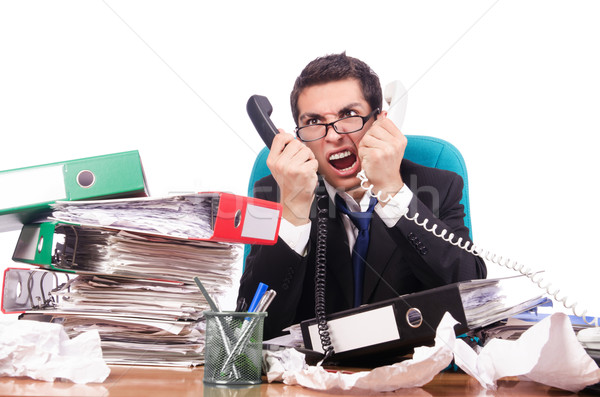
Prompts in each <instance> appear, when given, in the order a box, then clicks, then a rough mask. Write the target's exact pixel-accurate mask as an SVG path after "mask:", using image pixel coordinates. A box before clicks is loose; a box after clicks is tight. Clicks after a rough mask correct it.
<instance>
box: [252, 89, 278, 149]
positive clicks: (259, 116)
mask: <svg viewBox="0 0 600 397" xmlns="http://www.w3.org/2000/svg"><path fill="white" fill-rule="evenodd" d="M246 111H247V112H248V116H250V120H252V124H254V128H256V131H258V135H260V137H261V138H262V140H263V141H264V142H265V145H267V147H268V148H269V149H271V144H272V143H273V138H274V137H275V135H276V134H277V133H278V132H279V131H277V128H276V127H275V124H273V122H272V121H271V118H270V116H271V113H273V106H271V102H269V100H268V99H267V97H265V96H262V95H252V96H251V97H250V99H248V103H247V104H246Z"/></svg>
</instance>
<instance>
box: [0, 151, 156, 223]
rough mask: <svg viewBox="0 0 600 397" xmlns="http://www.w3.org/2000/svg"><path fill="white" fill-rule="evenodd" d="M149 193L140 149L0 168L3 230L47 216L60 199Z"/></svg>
mask: <svg viewBox="0 0 600 397" xmlns="http://www.w3.org/2000/svg"><path fill="white" fill-rule="evenodd" d="M147 195H148V189H147V187H146V180H145V177H144V170H143V168H142V163H141V159H140V155H139V153H138V151H137V150H133V151H129V152H122V153H114V154H107V155H102V156H96V157H87V158H82V159H77V160H68V161H63V162H57V163H50V164H44V165H37V166H31V167H25V168H18V169H13V170H6V171H0V232H5V231H9V230H18V229H20V228H21V226H22V225H23V224H26V223H29V222H32V221H35V220H38V219H41V218H43V217H45V216H46V215H48V214H49V212H50V207H49V205H50V204H52V203H54V202H55V201H58V200H84V199H104V198H118V197H144V196H147Z"/></svg>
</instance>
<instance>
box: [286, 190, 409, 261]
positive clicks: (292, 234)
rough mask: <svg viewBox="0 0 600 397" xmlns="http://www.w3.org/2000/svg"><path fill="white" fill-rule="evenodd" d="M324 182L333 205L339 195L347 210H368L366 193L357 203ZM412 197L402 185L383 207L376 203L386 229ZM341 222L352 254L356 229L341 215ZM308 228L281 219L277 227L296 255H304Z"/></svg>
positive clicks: (307, 226) (308, 233) (395, 221)
mask: <svg viewBox="0 0 600 397" xmlns="http://www.w3.org/2000/svg"><path fill="white" fill-rule="evenodd" d="M324 182H325V188H326V189H327V194H328V195H329V197H330V198H331V199H332V201H333V202H334V203H335V195H336V194H339V195H340V196H341V197H342V198H343V199H344V201H345V202H346V205H347V206H348V209H349V210H350V211H352V212H356V211H359V210H360V211H363V212H364V211H366V210H367V208H369V202H370V201H371V197H370V195H369V194H367V193H366V191H365V194H364V195H363V196H362V198H361V200H360V202H359V203H357V202H356V201H354V199H353V198H352V197H351V196H350V195H349V194H348V193H346V192H338V191H337V190H336V189H335V188H334V187H333V186H331V185H330V184H329V183H327V182H326V181H324ZM412 197H413V192H412V191H411V190H410V189H409V188H408V186H407V185H406V184H404V186H403V187H402V189H400V191H399V192H398V193H396V195H394V196H393V197H392V198H391V200H390V201H389V202H388V203H387V204H386V205H385V206H381V203H377V205H376V206H375V212H377V215H379V217H380V218H381V220H383V222H384V223H385V224H386V225H387V227H393V226H394V225H395V224H396V223H397V222H398V221H399V220H400V217H402V215H403V214H404V213H405V212H406V210H407V208H408V204H409V203H410V200H412ZM342 221H343V222H344V228H345V229H346V234H347V235H348V246H349V249H350V254H352V247H354V242H355V241H356V236H357V235H358V229H357V228H356V226H354V224H353V223H352V221H351V220H350V219H349V218H348V215H346V214H342ZM310 227H311V222H309V223H306V224H304V225H300V226H295V225H293V224H291V223H290V222H288V221H287V220H285V219H283V218H282V219H281V225H280V226H279V237H280V238H281V239H282V240H283V241H284V242H285V243H286V244H287V245H288V246H289V247H290V248H292V249H293V250H294V251H296V252H297V253H298V254H300V255H306V248H307V246H308V239H309V237H310Z"/></svg>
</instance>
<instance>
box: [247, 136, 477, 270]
mask: <svg viewBox="0 0 600 397" xmlns="http://www.w3.org/2000/svg"><path fill="white" fill-rule="evenodd" d="M406 138H407V139H408V144H407V146H406V150H405V152H404V158H406V159H408V160H410V161H413V162H415V163H417V164H421V165H424V166H426V167H433V168H440V169H444V170H449V171H454V172H456V173H457V174H458V175H460V176H461V177H462V179H463V181H464V187H463V192H462V200H461V201H460V202H461V204H462V205H463V206H464V207H465V218H464V219H465V226H467V227H468V228H469V237H470V238H471V239H473V232H472V229H471V210H470V206H469V179H468V176H467V167H466V165H465V161H464V159H463V157H462V155H461V154H460V152H459V151H458V149H457V148H456V147H455V146H454V145H452V144H451V143H449V142H447V141H444V140H443V139H439V138H434V137H430V136H421V135H406ZM268 155H269V149H267V148H266V147H265V148H263V150H261V151H260V153H259V154H258V156H256V160H255V161H254V167H252V172H251V174H250V180H249V182H248V196H250V197H253V195H254V183H255V182H256V181H258V180H259V179H261V178H263V177H265V176H267V175H270V174H271V171H269V168H268V167H267V156H268ZM249 252H250V246H249V245H246V247H245V250H244V264H245V262H246V256H248V253H249Z"/></svg>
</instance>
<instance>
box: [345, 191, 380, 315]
mask: <svg viewBox="0 0 600 397" xmlns="http://www.w3.org/2000/svg"><path fill="white" fill-rule="evenodd" d="M375 204H377V199H376V198H375V197H371V202H370V203H369V208H368V209H367V210H366V211H365V212H352V211H350V210H349V209H348V206H347V205H346V202H345V201H344V200H343V199H342V198H341V197H340V196H339V195H337V194H336V196H335V205H336V206H337V208H339V210H340V211H341V212H343V213H344V214H346V215H348V217H349V218H350V220H351V221H352V223H354V226H356V228H357V229H358V236H356V242H355V243H354V247H352V268H353V273H354V307H358V306H360V305H361V303H362V289H363V280H364V277H365V262H366V257H367V250H368V249H369V224H370V223H371V217H372V215H373V209H374V208H375Z"/></svg>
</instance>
